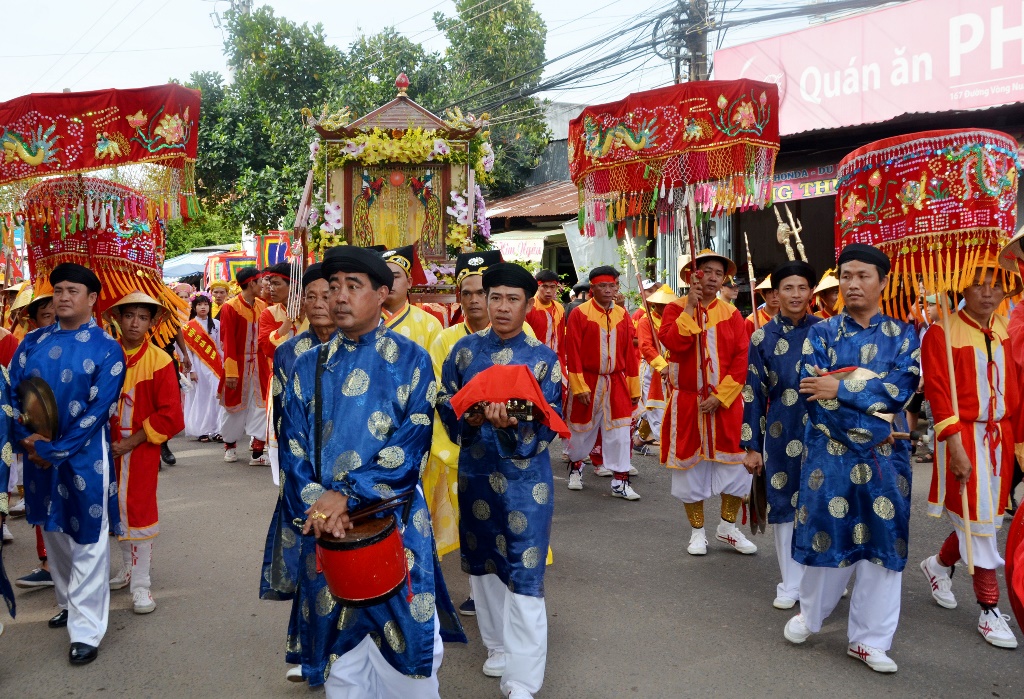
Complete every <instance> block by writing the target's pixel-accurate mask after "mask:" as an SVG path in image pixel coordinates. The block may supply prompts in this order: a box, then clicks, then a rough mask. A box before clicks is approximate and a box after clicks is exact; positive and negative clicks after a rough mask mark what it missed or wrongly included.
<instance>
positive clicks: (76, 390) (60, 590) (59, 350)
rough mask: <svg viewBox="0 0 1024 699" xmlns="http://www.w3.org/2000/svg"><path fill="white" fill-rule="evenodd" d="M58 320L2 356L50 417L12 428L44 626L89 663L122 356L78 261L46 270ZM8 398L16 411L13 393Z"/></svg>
mask: <svg viewBox="0 0 1024 699" xmlns="http://www.w3.org/2000/svg"><path fill="white" fill-rule="evenodd" d="M50 284H51V285H52V286H53V298H54V305H55V306H56V309H57V324H56V325H54V326H50V327H49V328H41V329H39V330H34V331H32V332H31V333H29V334H28V335H27V336H26V337H25V340H24V341H23V342H22V343H21V345H20V346H19V347H18V351H17V352H16V353H15V355H14V361H12V362H11V370H10V377H11V385H12V386H13V387H15V389H16V388H17V387H18V386H19V385H20V384H21V382H22V380H24V379H26V378H28V377H39V378H41V379H42V380H43V381H45V382H46V383H47V384H49V386H50V388H51V389H52V390H53V393H54V398H55V399H56V403H57V406H58V407H59V408H60V409H59V410H58V414H59V421H58V429H57V435H59V436H58V437H56V438H55V439H53V440H52V441H50V440H47V439H46V438H44V437H43V436H41V435H40V434H38V433H34V434H30V433H29V431H28V429H27V428H26V427H25V426H24V425H22V424H20V423H15V424H14V434H15V439H16V440H17V442H18V446H19V447H20V451H22V453H24V454H25V455H26V456H27V463H26V464H25V513H26V517H27V519H28V522H29V524H37V525H40V526H42V527H43V537H44V539H45V541H46V550H47V554H48V556H49V563H50V573H51V575H52V576H53V582H54V591H55V592H56V595H57V604H58V605H59V606H60V608H61V611H60V613H59V614H57V615H56V616H54V617H53V618H52V619H50V621H49V626H50V627H51V628H60V627H64V626H66V627H67V628H68V633H69V635H70V637H71V649H70V651H69V653H68V659H69V661H70V662H71V664H72V665H84V664H86V663H90V662H92V661H93V660H95V659H96V655H97V653H98V647H99V644H100V641H101V640H102V639H103V635H104V633H106V630H107V614H108V611H109V608H110V587H109V586H108V584H107V576H108V571H109V569H110V542H109V537H108V536H107V534H108V531H115V532H116V531H119V529H120V520H119V514H118V506H117V485H116V484H115V483H114V482H113V480H112V478H111V476H112V474H111V473H110V457H109V455H110V453H111V452H110V423H109V420H110V416H111V415H113V414H114V411H116V410H117V401H118V397H119V396H120V395H121V385H122V383H123V381H124V352H123V351H122V350H121V346H120V345H118V344H117V342H115V341H114V340H113V338H111V337H110V336H109V335H107V334H106V333H105V332H104V331H103V329H102V328H101V327H100V326H99V325H97V323H96V321H95V320H94V319H93V317H92V310H93V306H94V305H95V303H96V299H97V297H98V296H99V292H100V290H101V288H102V287H101V284H100V280H99V279H98V278H97V277H96V275H95V274H94V273H93V272H92V271H91V270H89V269H88V268H86V267H83V266H81V265H77V264H72V263H64V264H60V265H57V266H56V267H55V268H54V270H53V271H52V272H51V273H50ZM11 404H12V406H13V408H14V410H15V414H20V413H21V411H22V407H23V406H22V405H21V401H20V399H19V398H18V396H17V392H16V390H15V391H14V392H13V393H12V401H11Z"/></svg>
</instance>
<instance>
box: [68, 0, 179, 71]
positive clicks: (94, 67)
mask: <svg viewBox="0 0 1024 699" xmlns="http://www.w3.org/2000/svg"><path fill="white" fill-rule="evenodd" d="M170 3H171V0H164V3H163V4H162V5H160V7H158V8H156V9H155V10H153V13H152V14H151V15H149V17H147V18H146V19H144V20H143V21H142V24H140V25H139V26H137V27H135V32H138V31H139V30H140V29H142V28H143V27H144V26H146V25H147V24H149V21H150V20H151V19H153V18H154V17H156V16H157V14H159V13H160V11H161V10H163V9H164V8H165V7H167V6H168V5H169V4H170ZM135 32H132V33H128V34H126V35H125V37H124V39H122V40H121V43H120V44H118V45H117V46H115V47H114V50H115V51H116V50H117V49H119V48H121V47H122V46H124V44H125V43H127V42H128V40H129V39H131V38H132V37H133V36H134V35H135ZM110 56H111V54H110V53H108V54H107V55H105V56H104V57H103V58H101V59H100V60H99V61H97V62H96V64H95V65H94V66H93V67H92V68H90V69H89V70H87V71H86V72H85V73H84V74H83V75H81V76H79V78H78V80H76V81H75V82H74V83H72V85H71V87H74V86H75V85H78V83H80V82H82V81H83V80H85V79H86V78H87V77H88V76H89V75H91V74H92V72H93V71H94V70H96V69H97V68H99V67H100V66H101V65H102V64H103V62H104V61H106V60H107V59H108V58H110Z"/></svg>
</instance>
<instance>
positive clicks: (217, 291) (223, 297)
mask: <svg viewBox="0 0 1024 699" xmlns="http://www.w3.org/2000/svg"><path fill="white" fill-rule="evenodd" d="M229 288H230V286H229V285H228V283H227V282H226V281H224V280H223V279H216V280H214V281H213V282H212V283H211V284H210V288H209V292H210V296H211V297H212V298H213V304H212V305H211V307H210V316H211V317H213V318H214V319H216V318H217V315H218V314H219V313H220V307H221V306H223V305H224V304H225V303H227V302H228V289H229Z"/></svg>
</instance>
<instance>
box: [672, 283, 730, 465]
mask: <svg viewBox="0 0 1024 699" xmlns="http://www.w3.org/2000/svg"><path fill="white" fill-rule="evenodd" d="M705 312H706V314H707V315H706V318H705V321H704V329H703V332H702V331H701V329H700V327H699V326H698V325H697V321H696V320H694V318H693V316H691V315H689V314H688V313H687V312H686V305H685V301H676V302H674V303H671V304H669V305H668V306H666V307H665V313H664V314H663V315H662V321H661V328H660V329H659V331H658V339H660V340H661V344H662V346H664V348H665V349H666V350H668V352H669V356H668V363H669V385H670V386H671V387H672V388H673V389H674V390H672V391H670V392H669V393H670V395H669V402H668V409H667V411H666V414H665V421H664V422H663V423H662V428H661V431H662V434H661V462H662V463H663V464H665V465H666V466H668V467H669V468H677V469H682V470H687V469H691V468H693V467H694V466H695V465H696V464H697V463H698V462H700V461H705V460H706V461H717V462H720V463H724V464H736V465H739V464H741V463H742V462H743V449H741V448H740V429H741V427H742V424H743V401H742V400H738V398H739V396H740V393H741V392H742V391H743V384H744V382H745V381H746V379H747V348H748V346H749V344H750V335H749V334H748V333H747V325H746V322H745V321H744V320H743V316H742V315H740V312H739V311H737V310H736V308H735V307H734V306H733V305H732V304H729V303H726V302H725V301H722V300H721V299H717V298H716V299H715V300H714V301H712V302H711V305H710V306H708V307H707V308H706V309H705ZM698 339H700V342H701V344H702V345H703V346H704V357H705V359H706V366H705V367H704V371H701V369H700V366H699V363H700V362H699V356H700V355H699V353H698V350H697V340H698ZM709 395H714V396H716V397H717V398H718V400H720V401H722V405H721V406H720V407H719V408H718V410H716V411H715V412H713V413H711V414H710V415H702V414H700V413H699V412H698V410H697V406H698V404H699V403H700V402H701V401H702V400H704V399H705V398H706V397H708V396H709Z"/></svg>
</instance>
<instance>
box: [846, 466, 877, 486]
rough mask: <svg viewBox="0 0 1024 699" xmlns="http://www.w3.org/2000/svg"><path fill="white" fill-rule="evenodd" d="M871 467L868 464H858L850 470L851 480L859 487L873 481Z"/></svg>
mask: <svg viewBox="0 0 1024 699" xmlns="http://www.w3.org/2000/svg"><path fill="white" fill-rule="evenodd" d="M871 476H872V472H871V467H870V466H868V465H867V464H857V465H856V466H854V467H853V468H852V469H850V480H851V481H853V482H854V483H856V484H857V485H864V484H865V483H867V482H868V481H870V480H871Z"/></svg>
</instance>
